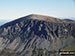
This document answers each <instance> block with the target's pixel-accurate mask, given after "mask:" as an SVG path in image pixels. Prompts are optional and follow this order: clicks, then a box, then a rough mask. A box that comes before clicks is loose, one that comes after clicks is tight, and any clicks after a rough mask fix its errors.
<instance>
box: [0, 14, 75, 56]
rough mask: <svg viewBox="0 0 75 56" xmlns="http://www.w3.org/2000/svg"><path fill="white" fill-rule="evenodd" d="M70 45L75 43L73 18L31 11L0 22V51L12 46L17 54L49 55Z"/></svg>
mask: <svg viewBox="0 0 75 56" xmlns="http://www.w3.org/2000/svg"><path fill="white" fill-rule="evenodd" d="M72 45H75V21H71V20H61V19H59V18H54V17H50V16H44V15H36V14H31V15H28V16H25V17H21V18H19V19H16V20H14V21H11V22H8V23H6V24H4V25H2V26H0V51H1V52H2V50H4V51H5V50H7V51H8V50H12V51H14V52H15V53H18V54H19V55H18V56H38V55H39V56H41V55H42V56H49V55H51V53H52V52H54V51H55V50H59V49H63V48H66V47H69V46H72ZM3 54H4V53H3ZM6 54H7V53H5V55H6ZM13 56H14V55H13ZM15 56H17V55H16V54H15Z"/></svg>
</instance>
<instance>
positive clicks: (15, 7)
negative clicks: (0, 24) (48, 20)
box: [0, 0, 75, 20]
mask: <svg viewBox="0 0 75 56" xmlns="http://www.w3.org/2000/svg"><path fill="white" fill-rule="evenodd" d="M29 14H42V15H48V16H53V17H58V18H75V2H74V0H0V20H14V19H16V18H19V17H23V16H26V15H29Z"/></svg>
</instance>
